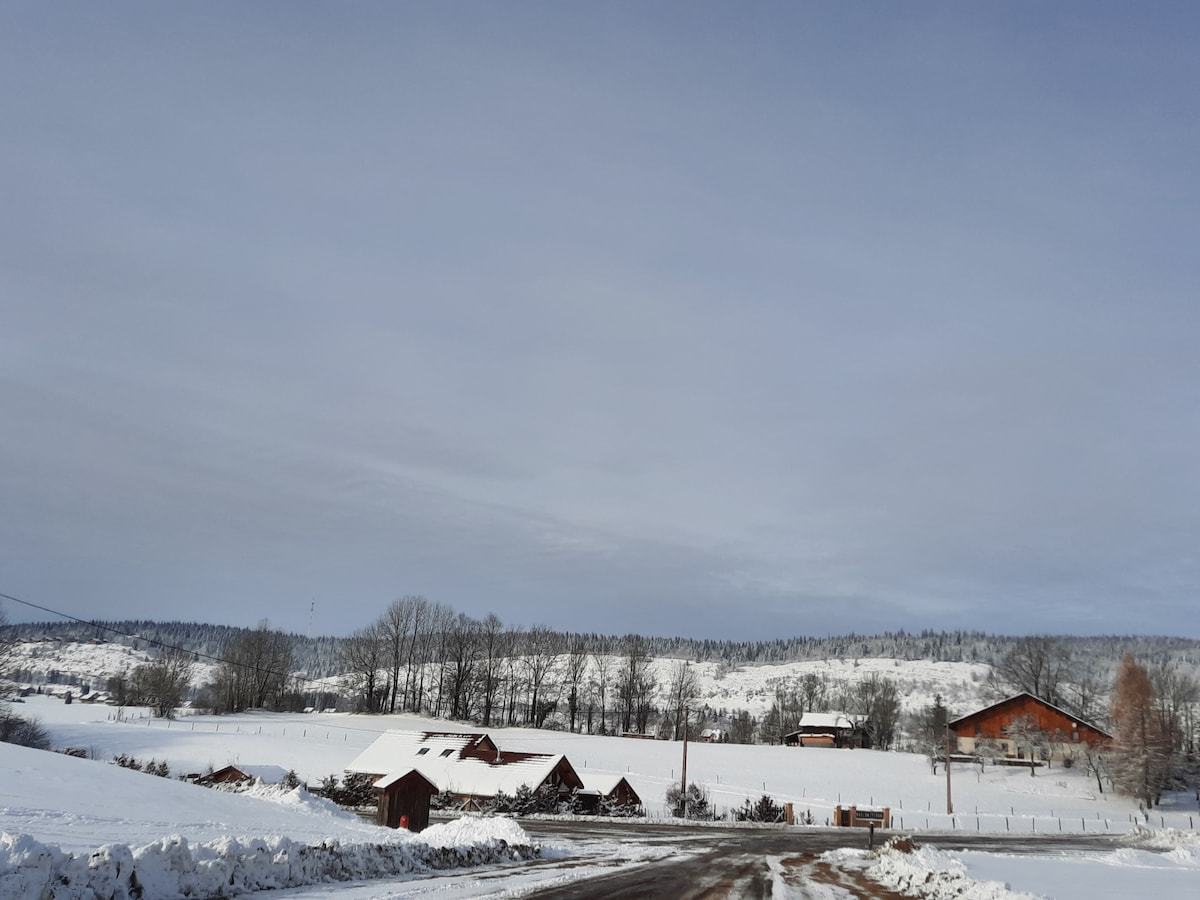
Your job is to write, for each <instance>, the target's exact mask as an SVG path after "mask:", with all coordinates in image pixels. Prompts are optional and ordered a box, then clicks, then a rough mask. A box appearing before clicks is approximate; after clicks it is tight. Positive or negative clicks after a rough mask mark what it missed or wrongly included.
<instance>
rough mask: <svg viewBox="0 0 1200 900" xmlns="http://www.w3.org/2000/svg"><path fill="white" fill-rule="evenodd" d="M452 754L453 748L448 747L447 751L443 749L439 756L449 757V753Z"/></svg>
mask: <svg viewBox="0 0 1200 900" xmlns="http://www.w3.org/2000/svg"><path fill="white" fill-rule="evenodd" d="M453 752H454V748H453V747H448V748H447V749H445V750H443V751H442V753H441V755H442V756H449V755H450V754H451V753H453Z"/></svg>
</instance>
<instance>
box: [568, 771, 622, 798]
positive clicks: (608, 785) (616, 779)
mask: <svg viewBox="0 0 1200 900" xmlns="http://www.w3.org/2000/svg"><path fill="white" fill-rule="evenodd" d="M579 777H580V778H582V779H583V786H584V788H586V789H587V790H589V791H595V792H597V793H599V794H601V795H602V796H605V797H607V796H608V795H609V794H611V793H612V792H613V791H615V790H616V789H617V785H618V784H620V783H621V782H622V781H624V780H625V776H624V775H622V774H620V773H619V772H618V773H613V772H589V771H587V770H586V769H585V770H584V771H582V772H580V773H579Z"/></svg>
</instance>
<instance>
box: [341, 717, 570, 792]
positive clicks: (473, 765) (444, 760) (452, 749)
mask: <svg viewBox="0 0 1200 900" xmlns="http://www.w3.org/2000/svg"><path fill="white" fill-rule="evenodd" d="M412 769H415V770H416V771H417V772H419V773H420V774H421V775H422V776H424V777H425V778H427V779H428V780H429V781H430V782H431V783H433V784H435V785H436V786H437V788H438V790H439V791H449V792H450V793H452V794H453V795H454V796H455V797H456V798H457V799H458V800H459V801H460V802H461V803H462V804H463V806H464V808H466V809H477V808H479V807H480V806H481V805H482V803H483V802H485V801H488V800H491V799H492V798H494V797H495V796H496V795H497V794H499V793H505V794H508V795H515V794H516V793H517V790H518V788H520V787H521V786H523V785H524V786H526V787H528V788H530V790H533V791H537V790H539V789H542V788H545V787H549V788H552V789H553V790H555V791H557V792H558V794H559V796H560V797H561V798H563V799H566V798H567V796H569V795H570V793H571V792H572V791H574V790H580V789H582V788H583V782H582V781H581V780H580V778H579V775H578V774H577V773H576V772H575V769H574V768H573V767H572V766H571V763H570V762H568V760H567V758H566V757H565V756H563V755H562V754H549V753H514V752H511V751H504V750H501V749H500V748H499V747H497V746H496V744H495V742H494V741H493V740H492V739H491V738H490V737H488V736H487V735H486V734H479V733H473V734H468V733H459V732H439V731H400V730H396V729H393V730H389V731H385V732H384V733H383V734H381V735H380V736H379V737H378V738H376V740H375V742H374V743H372V744H371V746H369V747H368V748H367V749H366V750H364V751H363V752H362V753H360V754H359V755H358V756H357V757H355V759H354V760H353V761H352V762H351V763H350V765H348V766H347V767H346V771H347V772H355V773H362V774H367V775H374V776H375V777H376V778H385V777H386V776H389V775H393V774H396V773H405V772H408V771H409V770H412Z"/></svg>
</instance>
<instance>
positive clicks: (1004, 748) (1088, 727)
mask: <svg viewBox="0 0 1200 900" xmlns="http://www.w3.org/2000/svg"><path fill="white" fill-rule="evenodd" d="M947 725H948V727H949V728H950V729H951V730H952V731H953V732H954V735H955V739H956V742H957V745H958V752H959V753H966V754H975V753H976V750H977V747H979V745H981V744H982V743H983V742H984V741H988V742H991V743H992V744H993V745H994V746H996V747H998V748H999V749H1000V750H1001V752H1003V753H1004V756H1005V757H1006V758H1008V759H1025V758H1026V755H1027V752H1028V749H1029V748H1028V746H1027V744H1026V743H1024V742H1022V741H1021V740H1019V739H1017V736H1016V735H1017V732H1020V731H1025V732H1028V731H1037V732H1041V733H1042V734H1044V735H1045V743H1046V745H1047V746H1048V749H1049V753H1048V755H1049V758H1050V759H1051V760H1064V759H1073V758H1075V757H1076V756H1077V755H1078V753H1079V752H1081V750H1082V749H1083V747H1085V746H1086V747H1098V746H1101V745H1103V744H1106V743H1108V742H1109V741H1111V740H1112V735H1111V734H1109V733H1108V732H1107V731H1105V730H1103V729H1102V728H1099V727H1097V726H1096V725H1093V724H1091V723H1090V722H1086V721H1084V720H1083V719H1081V718H1079V716H1076V715H1075V714H1073V713H1070V712H1067V711H1066V710H1064V709H1061V708H1059V707H1057V706H1055V705H1054V704H1052V703H1048V702H1047V701H1045V700H1043V699H1041V698H1040V697H1035V696H1034V695H1033V694H1030V693H1028V692H1022V693H1020V694H1015V695H1014V696H1012V697H1008V698H1006V699H1004V700H1001V701H1000V702H999V703H993V704H992V705H991V706H987V707H984V708H983V709H980V710H977V711H976V712H973V713H970V714H969V715H965V716H962V717H961V718H958V719H954V720H953V721H951V722H949V723H947Z"/></svg>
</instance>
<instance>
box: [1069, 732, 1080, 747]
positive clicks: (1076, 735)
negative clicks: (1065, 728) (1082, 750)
mask: <svg viewBox="0 0 1200 900" xmlns="http://www.w3.org/2000/svg"><path fill="white" fill-rule="evenodd" d="M1071 740H1073V741H1074V742H1075V743H1077V744H1078V743H1079V732H1078V731H1073V732H1071Z"/></svg>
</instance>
